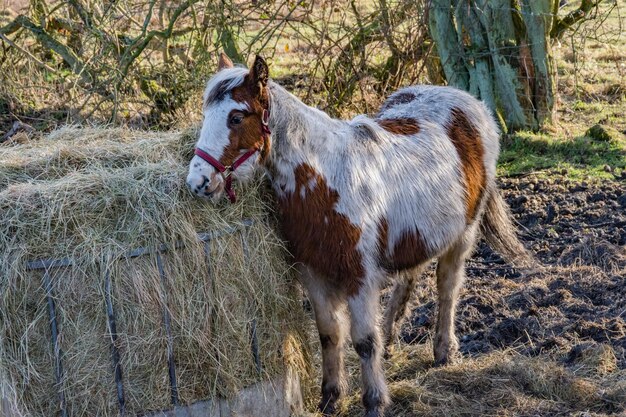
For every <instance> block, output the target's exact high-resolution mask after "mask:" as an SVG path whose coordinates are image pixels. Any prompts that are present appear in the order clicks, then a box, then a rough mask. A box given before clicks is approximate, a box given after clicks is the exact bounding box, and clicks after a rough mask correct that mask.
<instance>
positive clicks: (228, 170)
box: [194, 109, 272, 203]
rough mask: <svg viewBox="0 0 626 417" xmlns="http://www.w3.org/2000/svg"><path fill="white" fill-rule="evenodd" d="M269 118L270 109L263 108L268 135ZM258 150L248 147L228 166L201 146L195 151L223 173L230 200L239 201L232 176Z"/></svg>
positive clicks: (265, 131) (264, 126) (266, 133)
mask: <svg viewBox="0 0 626 417" xmlns="http://www.w3.org/2000/svg"><path fill="white" fill-rule="evenodd" d="M269 118H270V113H269V111H268V110H265V109H263V117H262V118H261V122H262V124H263V134H264V135H268V136H269V135H270V134H271V133H272V132H271V131H270V128H269V126H268V121H269ZM258 151H259V148H251V149H248V151H247V152H246V153H244V154H243V155H241V156H240V157H239V158H237V159H236V160H235V162H233V164H232V165H228V166H225V165H224V164H222V163H221V162H220V161H218V160H217V159H215V158H213V157H212V156H211V155H209V154H208V153H206V152H205V151H203V150H202V149H200V148H196V149H195V151H194V153H195V154H196V155H198V156H199V157H200V158H202V159H204V160H205V161H206V162H208V163H209V164H210V165H211V166H213V168H215V169H217V170H218V172H219V173H220V174H221V175H222V178H223V179H224V181H225V184H224V191H226V194H227V195H228V199H229V200H230V202H231V203H234V202H235V201H237V196H236V195H235V190H233V177H232V176H231V174H232V173H233V172H234V171H235V170H236V169H237V168H239V167H240V166H241V165H242V164H243V163H244V162H246V161H247V160H248V159H249V158H250V157H251V156H252V155H254V154H255V153H257V152H258Z"/></svg>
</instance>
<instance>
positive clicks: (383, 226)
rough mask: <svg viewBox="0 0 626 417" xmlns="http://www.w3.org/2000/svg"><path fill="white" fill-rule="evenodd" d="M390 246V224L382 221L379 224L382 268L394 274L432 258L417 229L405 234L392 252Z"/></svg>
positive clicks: (380, 263)
mask: <svg viewBox="0 0 626 417" xmlns="http://www.w3.org/2000/svg"><path fill="white" fill-rule="evenodd" d="M388 245H389V223H388V222H387V219H382V220H381V221H380V222H379V223H378V259H379V265H380V266H381V268H383V269H385V270H387V271H390V272H394V271H403V270H405V269H410V268H413V267H416V266H417V265H419V264H421V263H424V262H426V261H427V260H428V259H430V258H431V256H430V255H429V251H428V248H427V247H426V243H425V242H424V240H423V239H422V236H421V234H420V233H419V231H418V230H417V229H416V230H415V231H414V232H413V233H409V232H404V233H403V234H402V235H401V237H400V239H399V240H398V241H397V242H395V244H394V245H393V248H392V249H391V251H389V250H388Z"/></svg>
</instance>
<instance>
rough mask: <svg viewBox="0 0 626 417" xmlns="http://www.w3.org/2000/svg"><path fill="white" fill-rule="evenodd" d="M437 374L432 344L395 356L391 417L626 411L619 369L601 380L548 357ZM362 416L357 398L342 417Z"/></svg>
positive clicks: (390, 368) (513, 357) (506, 357)
mask: <svg viewBox="0 0 626 417" xmlns="http://www.w3.org/2000/svg"><path fill="white" fill-rule="evenodd" d="M601 350H602V354H600V355H599V356H598V355H596V359H597V357H603V358H604V359H603V360H605V361H606V357H607V355H608V356H610V353H609V351H610V350H611V348H610V347H608V346H606V345H605V346H603V347H602V349H601ZM589 356H590V357H591V356H594V355H592V354H589ZM589 360H591V359H589ZM594 360H595V359H594ZM349 362H350V366H351V368H352V367H356V366H357V363H358V361H357V360H356V358H354V357H351V360H350V361H349ZM432 366H433V359H432V354H431V346H430V344H425V345H418V346H415V345H408V346H403V347H402V348H401V349H400V350H399V351H397V352H396V353H395V354H394V355H393V357H392V358H391V359H390V360H389V361H388V362H387V363H386V371H387V376H388V380H389V381H390V384H389V390H390V394H391V400H392V405H391V406H390V407H389V409H388V410H387V412H386V413H385V415H386V416H389V417H391V416H393V417H408V416H411V417H417V416H468V415H473V416H537V415H541V416H546V415H607V414H614V413H619V412H620V410H621V411H623V410H624V404H625V401H626V395H625V393H626V390H625V387H626V385H625V383H624V381H626V371H624V370H621V371H618V370H616V369H615V368H612V369H611V370H610V371H609V372H608V373H604V374H602V375H600V374H598V373H589V372H588V369H589V368H584V367H581V368H579V369H574V370H568V369H565V368H564V367H563V366H561V365H559V364H558V363H557V362H555V361H553V360H549V359H547V358H545V357H537V358H529V357H526V356H522V355H520V354H518V353H516V352H514V351H494V352H492V353H490V354H488V355H484V356H481V357H478V358H474V359H472V358H465V359H464V360H463V361H461V362H460V363H458V364H454V365H449V366H445V367H442V368H434V367H432ZM602 369H604V370H605V371H606V370H607V369H606V368H604V367H602ZM353 370H355V369H354V368H353ZM356 388H357V387H353V389H356ZM362 413H363V408H362V405H361V401H360V396H359V395H352V396H351V397H349V398H347V399H346V401H344V404H343V409H342V412H341V414H340V415H341V417H353V416H355V417H356V416H360V415H361V414H362ZM584 413H592V414H584Z"/></svg>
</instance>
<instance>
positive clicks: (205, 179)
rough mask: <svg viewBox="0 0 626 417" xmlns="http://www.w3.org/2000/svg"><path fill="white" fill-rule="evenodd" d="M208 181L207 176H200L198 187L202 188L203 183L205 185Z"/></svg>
mask: <svg viewBox="0 0 626 417" xmlns="http://www.w3.org/2000/svg"><path fill="white" fill-rule="evenodd" d="M208 182H209V177H207V176H206V175H203V176H202V184H200V185H199V186H198V188H203V187H204V186H205V185H207V183H208Z"/></svg>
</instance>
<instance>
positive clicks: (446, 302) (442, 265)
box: [433, 225, 476, 365]
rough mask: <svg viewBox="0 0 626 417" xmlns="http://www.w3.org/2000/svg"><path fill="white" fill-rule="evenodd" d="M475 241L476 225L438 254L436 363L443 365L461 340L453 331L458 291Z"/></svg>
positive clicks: (452, 355)
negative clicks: (458, 339) (439, 255)
mask: <svg viewBox="0 0 626 417" xmlns="http://www.w3.org/2000/svg"><path fill="white" fill-rule="evenodd" d="M475 241H476V225H472V226H470V227H469V228H468V229H467V230H466V231H465V233H464V234H463V236H462V237H461V239H459V240H458V241H457V242H455V243H454V244H453V245H452V246H451V247H450V249H448V251H447V252H445V253H444V254H443V255H442V256H441V257H439V263H438V264H437V292H438V301H439V309H438V312H437V328H436V331H435V341H434V344H433V349H434V355H435V364H436V365H444V364H446V363H448V362H450V361H451V360H452V359H453V358H454V356H456V354H457V351H458V348H459V343H458V341H457V339H456V336H455V334H454V317H455V313H456V305H457V301H458V298H459V292H460V290H461V287H462V285H463V280H464V277H465V270H464V269H465V260H466V259H467V258H468V257H469V256H470V255H471V252H472V250H473V248H474V243H475Z"/></svg>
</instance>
